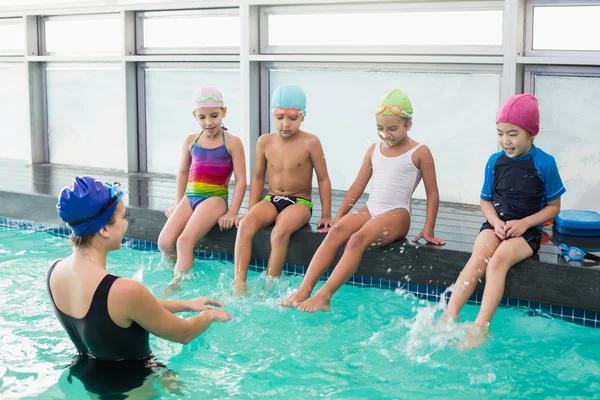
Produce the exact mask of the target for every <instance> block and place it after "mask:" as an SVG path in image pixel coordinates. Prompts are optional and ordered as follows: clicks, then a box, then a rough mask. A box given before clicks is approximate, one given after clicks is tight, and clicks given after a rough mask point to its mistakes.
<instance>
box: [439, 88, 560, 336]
mask: <svg viewBox="0 0 600 400" xmlns="http://www.w3.org/2000/svg"><path fill="white" fill-rule="evenodd" d="M539 125H540V112H539V109H538V102H537V99H536V98H535V97H533V96H532V95H530V94H521V95H518V96H513V97H511V98H509V99H508V100H507V101H506V102H505V103H504V104H503V105H502V107H500V110H499V111H498V114H497V116H496V127H497V132H498V144H499V145H500V146H502V151H500V152H498V153H495V154H492V156H491V157H490V158H489V160H488V162H487V165H486V167H485V176H484V181H483V189H482V190H481V196H480V197H481V199H480V204H481V212H482V213H483V215H484V217H485V218H486V222H485V223H484V224H483V225H482V227H481V230H480V232H479V235H478V236H477V238H476V239H475V244H474V245H473V253H472V254H471V257H470V258H469V261H468V262H467V264H466V265H465V267H464V269H463V270H462V272H461V273H460V276H459V277H458V279H457V280H456V288H455V289H454V291H453V292H452V295H451V297H450V300H449V301H448V307H447V309H446V312H445V314H444V316H443V318H444V319H451V320H454V321H456V320H457V319H458V312H459V311H460V309H461V308H462V307H463V306H464V305H465V303H466V302H467V300H468V299H469V297H471V295H472V294H473V291H474V290H475V287H476V286H477V282H478V281H479V279H480V278H482V277H483V274H484V273H485V279H486V283H485V289H484V291H483V298H482V300H481V309H480V310H479V314H478V315H477V318H476V319H475V322H474V323H473V325H472V326H471V327H470V328H469V329H468V332H467V333H468V335H467V336H468V343H467V345H466V347H475V346H478V345H480V344H482V343H483V342H484V340H485V337H486V334H487V333H488V329H489V325H490V322H491V320H492V317H493V316H494V313H495V312H496V309H497V308H498V305H499V304H500V300H501V299H502V295H503V294H504V285H505V281H506V274H507V273H508V270H509V269H510V268H512V267H513V266H514V265H515V264H517V263H518V262H520V261H523V260H525V259H526V258H529V257H531V256H533V255H534V254H536V253H537V252H538V250H539V249H540V241H541V237H542V232H541V229H542V225H543V224H544V222H546V221H549V220H551V219H553V218H554V217H556V216H557V215H558V213H559V212H560V197H561V196H562V195H563V194H564V193H565V192H566V189H565V187H564V185H563V183H562V180H561V178H560V174H559V173H558V167H557V165H556V161H555V160H554V157H552V156H551V155H549V154H547V153H545V152H543V151H542V150H541V149H539V148H537V147H536V146H535V145H534V144H533V140H534V139H535V137H536V135H537V134H538V132H539Z"/></svg>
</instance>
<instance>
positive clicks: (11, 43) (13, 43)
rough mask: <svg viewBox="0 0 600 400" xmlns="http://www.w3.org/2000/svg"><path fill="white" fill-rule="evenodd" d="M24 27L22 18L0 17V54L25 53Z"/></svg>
mask: <svg viewBox="0 0 600 400" xmlns="http://www.w3.org/2000/svg"><path fill="white" fill-rule="evenodd" d="M24 29H25V24H24V23H23V19H22V18H6V19H0V54H7V55H9V54H16V55H21V56H22V55H24V54H25V30H24Z"/></svg>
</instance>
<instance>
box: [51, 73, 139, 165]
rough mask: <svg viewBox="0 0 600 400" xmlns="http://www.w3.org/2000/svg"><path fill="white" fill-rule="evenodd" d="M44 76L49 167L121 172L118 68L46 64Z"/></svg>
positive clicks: (122, 151) (122, 131)
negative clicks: (52, 165) (57, 165)
mask: <svg viewBox="0 0 600 400" xmlns="http://www.w3.org/2000/svg"><path fill="white" fill-rule="evenodd" d="M45 72H46V74H45V75H46V101H47V115H48V144H49V148H50V162H51V163H55V164H71V165H83V166H89V167H98V168H114V169H120V170H123V169H124V168H125V156H126V151H127V150H126V147H125V143H126V133H125V122H124V119H125V116H124V107H125V106H124V101H123V99H124V95H123V89H122V85H121V82H122V81H123V76H122V71H121V65H120V64H116V65H113V64H71V63H69V64H66V63H49V64H47V65H46V68H45Z"/></svg>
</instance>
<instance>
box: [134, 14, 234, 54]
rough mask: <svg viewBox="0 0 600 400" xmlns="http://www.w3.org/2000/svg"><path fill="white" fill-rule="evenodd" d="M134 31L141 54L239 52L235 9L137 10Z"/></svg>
mask: <svg viewBox="0 0 600 400" xmlns="http://www.w3.org/2000/svg"><path fill="white" fill-rule="evenodd" d="M138 31H139V32H140V34H139V35H138V53H141V54H160V53H233V54H237V53H239V47H240V17H239V12H238V10H237V9H224V10H196V11H177V12H176V11H173V12H145V13H139V14H138ZM165 32H169V34H168V35H165Z"/></svg>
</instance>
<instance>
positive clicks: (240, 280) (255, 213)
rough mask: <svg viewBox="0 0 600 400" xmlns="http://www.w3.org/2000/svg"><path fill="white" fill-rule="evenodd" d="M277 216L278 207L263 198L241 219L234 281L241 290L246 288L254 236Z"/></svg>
mask: <svg viewBox="0 0 600 400" xmlns="http://www.w3.org/2000/svg"><path fill="white" fill-rule="evenodd" d="M276 218H277V209H276V208H275V206H274V205H273V204H271V202H269V201H266V200H262V201H259V202H258V203H257V204H256V205H255V206H254V207H252V208H251V209H250V210H249V211H248V214H246V216H245V217H244V218H243V219H242V220H241V221H240V224H239V226H238V231H237V236H236V238H235V250H234V256H233V259H234V264H235V278H234V282H235V284H236V286H237V290H238V291H240V292H241V291H244V289H245V284H246V276H247V274H248V265H249V264H250V257H251V256H252V238H254V235H255V234H256V232H258V231H259V230H260V229H262V228H265V227H267V226H269V225H271V224H272V223H273V222H275V219H276Z"/></svg>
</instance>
